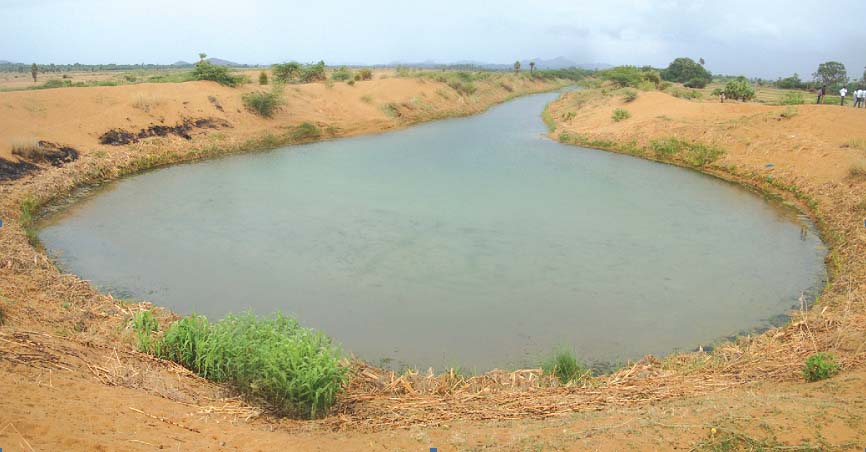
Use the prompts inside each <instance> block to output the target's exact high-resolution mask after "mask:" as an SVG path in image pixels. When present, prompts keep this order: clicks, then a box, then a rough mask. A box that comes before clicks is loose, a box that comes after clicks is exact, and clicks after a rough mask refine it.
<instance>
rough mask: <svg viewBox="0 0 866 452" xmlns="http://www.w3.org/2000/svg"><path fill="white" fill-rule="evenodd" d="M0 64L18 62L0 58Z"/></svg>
mask: <svg viewBox="0 0 866 452" xmlns="http://www.w3.org/2000/svg"><path fill="white" fill-rule="evenodd" d="M0 64H18V63H13V62H11V61H6V60H0Z"/></svg>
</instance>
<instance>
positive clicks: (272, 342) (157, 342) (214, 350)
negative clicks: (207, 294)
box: [131, 311, 348, 418]
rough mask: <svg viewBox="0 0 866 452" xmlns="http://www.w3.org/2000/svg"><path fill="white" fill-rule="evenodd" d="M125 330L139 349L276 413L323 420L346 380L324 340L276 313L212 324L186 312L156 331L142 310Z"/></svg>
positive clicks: (153, 321)
mask: <svg viewBox="0 0 866 452" xmlns="http://www.w3.org/2000/svg"><path fill="white" fill-rule="evenodd" d="M131 327H132V329H133V332H134V334H135V335H136V338H137V345H138V348H139V350H141V351H142V352H145V353H150V354H153V355H155V356H158V357H160V358H163V359H168V360H171V361H174V362H176V363H178V364H181V365H182V366H184V367H186V368H188V369H190V370H192V371H193V372H195V373H197V374H198V375H201V376H202V377H204V378H207V379H209V380H213V381H217V382H225V383H229V384H230V385H231V386H232V387H234V388H235V389H236V390H237V391H238V392H240V393H241V394H244V395H246V396H249V397H252V398H255V399H262V400H264V401H266V402H267V403H268V405H269V406H270V407H272V408H273V409H274V411H276V412H277V413H278V414H281V415H287V416H295V417H303V418H315V417H320V416H322V415H324V414H325V413H327V411H328V408H329V407H330V406H331V405H332V404H333V403H334V401H335V399H336V396H337V393H338V392H339V391H340V390H341V388H342V386H343V384H344V383H345V382H346V380H347V378H348V369H347V367H345V366H344V365H343V364H342V363H341V362H340V361H341V359H342V352H341V351H340V350H339V349H338V348H337V347H336V346H335V345H333V343H332V341H331V339H330V338H328V337H327V336H325V335H323V334H321V333H319V332H317V331H315V330H312V329H309V328H304V327H302V326H300V325H299V324H298V322H297V321H296V320H295V319H293V318H291V317H287V316H283V315H280V314H276V315H274V316H272V317H267V318H258V317H256V316H254V315H252V314H244V315H237V316H235V315H229V316H226V318H224V319H223V320H220V321H219V322H215V323H210V322H209V321H208V319H207V318H206V317H204V316H199V315H192V316H189V317H184V318H182V319H180V320H178V321H176V322H174V323H172V324H171V325H169V326H168V328H166V329H165V331H161V332H160V331H159V324H158V323H157V322H156V319H155V318H154V317H153V313H152V312H151V311H142V312H140V313H139V314H137V315H136V316H134V317H133V320H132V322H131Z"/></svg>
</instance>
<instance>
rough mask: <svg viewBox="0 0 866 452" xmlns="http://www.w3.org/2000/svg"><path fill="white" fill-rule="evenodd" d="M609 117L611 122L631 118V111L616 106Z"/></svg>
mask: <svg viewBox="0 0 866 452" xmlns="http://www.w3.org/2000/svg"><path fill="white" fill-rule="evenodd" d="M610 118H611V119H613V122H620V121H624V120H626V119H628V118H631V113H629V112H628V110H626V109H624V108H617V109H615V110H614V111H613V114H612V115H610Z"/></svg>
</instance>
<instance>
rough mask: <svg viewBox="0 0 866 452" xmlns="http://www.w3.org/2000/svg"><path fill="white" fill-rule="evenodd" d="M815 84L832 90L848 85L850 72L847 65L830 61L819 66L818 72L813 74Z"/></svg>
mask: <svg viewBox="0 0 866 452" xmlns="http://www.w3.org/2000/svg"><path fill="white" fill-rule="evenodd" d="M812 77H814V78H815V82H816V83H818V84H819V85H824V86H826V87H827V88H829V89H831V90H836V89H839V88H841V87H842V85H845V84H847V83H848V72H847V71H845V65H844V64H842V63H840V62H838V61H828V62H826V63H821V64H820V65H818V70H817V71H815V73H814V74H812Z"/></svg>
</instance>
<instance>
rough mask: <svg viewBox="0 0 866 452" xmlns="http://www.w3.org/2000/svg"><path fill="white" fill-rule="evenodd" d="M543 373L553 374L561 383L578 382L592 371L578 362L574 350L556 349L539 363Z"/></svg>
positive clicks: (589, 375) (590, 374)
mask: <svg viewBox="0 0 866 452" xmlns="http://www.w3.org/2000/svg"><path fill="white" fill-rule="evenodd" d="M541 369H542V370H543V371H544V374H545V375H553V376H555V377H556V379H557V380H559V382H560V383H562V384H569V383H573V382H578V381H580V380H583V379H584V378H588V377H591V376H592V371H591V370H589V369H587V367H586V366H584V365H583V364H581V363H580V362H578V360H577V357H576V356H575V355H574V352H572V351H570V350H564V349H563V350H558V351H557V352H555V353H554V354H553V355H552V356H550V357H549V358H547V359H545V360H544V362H542V363H541Z"/></svg>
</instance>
